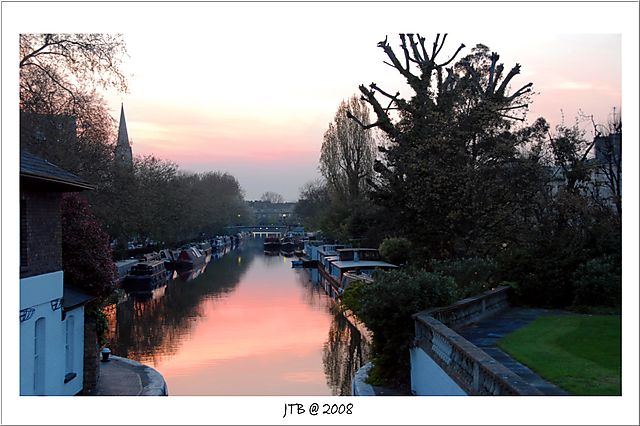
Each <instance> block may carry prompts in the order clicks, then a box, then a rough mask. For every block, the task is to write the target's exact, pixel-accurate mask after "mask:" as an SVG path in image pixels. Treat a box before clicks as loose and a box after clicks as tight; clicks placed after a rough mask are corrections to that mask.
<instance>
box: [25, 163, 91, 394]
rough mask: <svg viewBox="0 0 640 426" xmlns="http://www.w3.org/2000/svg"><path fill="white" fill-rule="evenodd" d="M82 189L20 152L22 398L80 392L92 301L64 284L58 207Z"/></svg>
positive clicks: (66, 175) (80, 182) (61, 172)
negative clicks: (87, 313) (86, 312)
mask: <svg viewBox="0 0 640 426" xmlns="http://www.w3.org/2000/svg"><path fill="white" fill-rule="evenodd" d="M87 189H93V186H92V185H90V184H88V183H87V182H84V181H83V180H81V179H80V178H78V177H77V176H75V175H73V174H71V173H69V172H67V171H65V170H63V169H61V168H59V167H57V166H55V165H53V164H51V163H49V162H48V161H46V160H43V159H41V158H40V157H37V156H35V155H32V154H30V153H29V152H26V151H22V152H21V154H20V394H21V395H75V394H78V393H79V392H81V391H82V390H83V376H84V364H85V360H84V355H85V352H84V340H85V339H84V328H85V321H84V304H85V303H87V302H88V301H90V300H91V299H92V298H91V297H90V296H88V295H86V294H84V293H83V292H81V291H78V290H77V289H72V288H70V287H65V285H64V273H63V271H62V248H61V245H62V230H61V218H60V203H61V199H62V194H63V193H64V192H77V191H83V190H87ZM96 355H97V354H96Z"/></svg>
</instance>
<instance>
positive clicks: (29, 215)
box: [20, 188, 62, 278]
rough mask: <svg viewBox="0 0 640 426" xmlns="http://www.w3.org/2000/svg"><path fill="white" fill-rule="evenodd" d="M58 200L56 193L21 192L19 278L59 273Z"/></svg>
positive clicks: (24, 189)
mask: <svg viewBox="0 0 640 426" xmlns="http://www.w3.org/2000/svg"><path fill="white" fill-rule="evenodd" d="M60 200H61V194H60V193H55V192H54V193H52V192H44V191H38V190H35V189H30V188H23V190H22V191H21V195H20V208H21V212H20V218H21V223H20V231H21V235H20V245H21V262H20V278H26V277H30V276H34V275H40V274H45V273H48V272H54V271H60V270H61V269H62V246H61V244H62V228H61V222H60ZM25 246H26V250H24V248H25ZM25 260H26V264H25V263H24V261H25Z"/></svg>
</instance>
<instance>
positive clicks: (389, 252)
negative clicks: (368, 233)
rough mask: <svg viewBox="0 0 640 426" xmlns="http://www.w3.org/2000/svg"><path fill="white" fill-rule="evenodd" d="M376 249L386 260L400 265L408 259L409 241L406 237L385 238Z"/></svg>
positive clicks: (409, 251)
mask: <svg viewBox="0 0 640 426" xmlns="http://www.w3.org/2000/svg"><path fill="white" fill-rule="evenodd" d="M378 250H379V251H380V255H382V257H383V258H384V259H385V260H386V261H387V262H389V263H393V264H396V265H402V264H404V263H406V262H407V260H408V259H409V254H410V253H411V242H409V240H407V239H406V238H385V239H384V240H383V241H382V243H380V247H379V248H378Z"/></svg>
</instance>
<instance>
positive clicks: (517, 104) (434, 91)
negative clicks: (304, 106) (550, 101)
mask: <svg viewBox="0 0 640 426" xmlns="http://www.w3.org/2000/svg"><path fill="white" fill-rule="evenodd" d="M445 39H446V34H445V35H444V37H442V39H440V35H438V36H437V37H436V39H435V41H434V43H433V46H432V48H431V51H430V52H429V51H428V47H427V46H426V45H425V38H424V37H421V36H420V35H419V34H418V35H414V34H400V40H401V49H402V52H403V58H402V59H400V58H398V57H397V56H396V53H395V52H394V50H393V49H392V48H391V46H390V45H389V43H388V42H387V39H385V40H384V41H382V42H380V43H378V46H379V47H380V48H382V50H383V51H384V53H385V54H386V56H387V58H388V59H389V62H385V63H386V64H387V65H390V66H392V67H394V68H395V69H396V70H397V71H398V72H399V73H400V74H401V75H402V76H404V77H405V78H406V80H407V83H408V84H409V86H410V88H411V89H413V92H414V93H415V94H414V95H413V96H412V97H411V98H410V99H404V98H402V97H400V93H399V92H396V93H395V94H391V93H390V92H387V91H385V90H383V89H382V88H380V87H379V86H378V85H377V84H376V83H372V84H370V85H369V86H368V87H366V86H364V85H361V86H360V87H359V88H360V92H361V93H362V97H363V99H364V100H365V101H366V102H368V103H369V104H370V105H371V107H372V108H373V111H374V113H375V115H376V121H375V122H373V123H370V124H367V123H365V122H363V121H362V120H361V119H359V118H358V117H357V116H356V115H355V114H353V113H352V112H351V111H349V112H348V113H347V115H348V117H350V118H351V119H352V120H354V121H355V122H356V123H358V124H359V125H360V126H361V127H362V128H363V129H370V128H374V127H375V128H379V129H380V130H382V131H383V132H384V133H385V134H386V136H387V137H388V138H389V143H388V144H387V146H382V147H379V151H380V154H381V157H382V158H381V159H379V160H378V161H376V163H375V166H374V168H375V171H376V172H377V182H376V183H375V185H374V191H373V197H374V201H375V202H376V203H377V204H378V205H380V206H382V207H384V208H385V210H386V214H385V215H384V216H385V217H386V218H387V219H386V224H385V228H386V229H387V232H388V233H389V234H392V233H395V234H398V233H400V235H399V236H405V237H407V238H410V239H411V240H412V242H413V243H415V244H414V245H415V247H416V248H418V249H422V251H423V252H422V253H420V254H419V255H420V256H422V257H423V258H424V257H433V258H444V257H449V256H460V255H465V254H470V253H474V252H479V253H480V254H484V253H486V252H490V251H492V250H496V249H497V248H498V247H499V244H500V243H501V240H502V238H504V237H505V236H508V235H509V233H510V232H511V231H512V229H511V227H512V226H514V225H515V224H514V223H513V221H514V220H515V218H517V214H516V213H518V212H519V211H520V210H521V209H523V208H524V207H525V206H526V203H527V202H528V199H529V198H530V197H531V195H532V194H533V193H535V192H536V191H537V190H539V187H537V186H536V185H532V182H536V183H537V181H534V180H533V179H532V178H533V177H534V175H535V174H536V173H537V169H536V164H535V162H536V159H535V158H527V157H525V156H522V155H520V154H519V148H520V147H522V146H523V145H524V144H525V143H526V142H527V139H526V137H527V136H528V135H529V134H530V133H532V132H533V130H526V129H524V130H521V131H517V132H516V131H513V129H512V124H513V122H514V121H522V120H523V119H524V113H525V111H526V109H527V106H528V95H529V93H530V92H531V87H532V83H527V84H525V85H523V86H522V87H521V88H519V89H518V90H516V91H514V92H511V93H510V92H509V87H510V85H511V84H512V81H513V78H514V77H515V76H516V75H518V74H519V73H520V65H519V64H516V65H515V66H514V67H513V68H511V70H510V71H509V72H508V73H506V74H505V73H504V65H503V64H501V63H498V60H499V58H500V57H499V55H498V54H497V53H491V52H490V51H489V49H488V48H487V47H486V46H484V45H480V44H479V45H477V46H476V47H475V48H474V49H472V51H471V54H469V55H467V56H465V57H463V58H462V59H460V60H459V61H458V62H457V63H455V64H454V65H453V66H451V67H449V68H447V65H449V64H452V63H453V61H454V60H455V58H456V56H457V55H458V53H460V51H461V50H462V49H463V48H464V47H465V46H464V44H461V45H460V46H459V47H458V48H457V50H456V51H455V53H454V54H453V55H452V56H451V57H449V58H448V59H444V60H442V61H440V60H439V59H438V56H439V54H440V51H441V50H442V47H443V45H444V42H445ZM383 102H384V103H383Z"/></svg>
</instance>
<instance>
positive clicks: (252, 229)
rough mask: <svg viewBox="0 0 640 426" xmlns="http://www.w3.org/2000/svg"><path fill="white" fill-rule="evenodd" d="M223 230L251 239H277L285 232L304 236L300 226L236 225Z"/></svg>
mask: <svg viewBox="0 0 640 426" xmlns="http://www.w3.org/2000/svg"><path fill="white" fill-rule="evenodd" d="M225 230H226V231H227V233H228V234H237V233H239V232H243V233H249V234H251V236H252V237H253V238H270V237H275V238H279V237H281V236H282V235H284V234H286V233H287V232H291V233H293V234H294V235H304V228H303V227H302V226H288V225H238V226H227V227H226V228H225Z"/></svg>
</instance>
